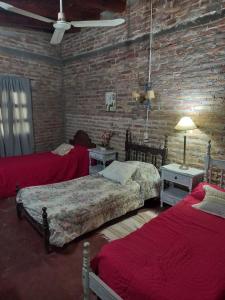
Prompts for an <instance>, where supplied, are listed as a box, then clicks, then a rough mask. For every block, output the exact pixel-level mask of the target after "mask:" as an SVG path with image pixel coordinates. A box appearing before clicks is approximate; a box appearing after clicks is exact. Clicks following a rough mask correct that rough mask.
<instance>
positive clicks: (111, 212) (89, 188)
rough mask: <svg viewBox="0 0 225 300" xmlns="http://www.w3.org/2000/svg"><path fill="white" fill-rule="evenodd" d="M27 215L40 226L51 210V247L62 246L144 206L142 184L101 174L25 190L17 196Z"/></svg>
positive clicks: (49, 217) (49, 219)
mask: <svg viewBox="0 0 225 300" xmlns="http://www.w3.org/2000/svg"><path fill="white" fill-rule="evenodd" d="M17 202H22V203H23V206H24V208H25V209H26V210H27V212H28V213H29V214H30V215H31V216H32V217H33V218H34V219H35V220H36V221H37V222H39V223H40V224H41V223H42V207H47V213H48V221H49V229H50V244H52V245H55V246H58V247H62V246H63V245H64V244H66V243H68V242H70V241H72V240H73V239H75V238H76V237H79V236H80V235H82V234H84V233H86V232H89V231H91V230H94V229H96V228H98V227H99V226H100V225H102V224H104V223H105V222H107V221H110V220H112V219H114V218H117V217H119V216H122V215H124V214H126V213H127V212H129V211H132V210H135V209H137V208H138V207H140V206H143V204H144V199H143V196H142V193H141V188H140V185H139V184H138V183H137V182H135V181H132V180H131V181H129V182H128V183H127V184H126V185H121V184H119V183H115V182H113V181H111V180H108V179H106V178H104V177H102V176H100V175H98V174H96V175H94V176H85V177H81V178H79V179H74V180H70V181H65V182H61V183H56V184H49V185H45V186H35V187H28V188H24V189H22V190H20V191H19V193H18V194H17Z"/></svg>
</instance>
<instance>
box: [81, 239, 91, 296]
mask: <svg viewBox="0 0 225 300" xmlns="http://www.w3.org/2000/svg"><path fill="white" fill-rule="evenodd" d="M89 271H90V244H89V243H88V242H85V243H84V248H83V268H82V281H83V293H84V300H89V296H90V289H89Z"/></svg>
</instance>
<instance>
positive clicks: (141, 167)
mask: <svg viewBox="0 0 225 300" xmlns="http://www.w3.org/2000/svg"><path fill="white" fill-rule="evenodd" d="M126 163H127V164H131V165H135V166H137V171H136V172H135V174H133V176H132V179H133V180H136V179H137V180H138V179H144V180H150V181H152V178H153V177H157V178H158V180H160V175H159V171H158V170H157V168H156V167H155V166H154V165H153V164H150V163H146V162H143V161H135V160H134V161H133V160H128V161H126Z"/></svg>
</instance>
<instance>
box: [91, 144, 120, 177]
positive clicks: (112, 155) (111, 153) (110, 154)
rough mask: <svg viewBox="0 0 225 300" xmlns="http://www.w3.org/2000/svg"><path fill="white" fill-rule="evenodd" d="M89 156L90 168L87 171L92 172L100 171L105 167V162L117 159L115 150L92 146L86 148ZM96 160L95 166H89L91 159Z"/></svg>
mask: <svg viewBox="0 0 225 300" xmlns="http://www.w3.org/2000/svg"><path fill="white" fill-rule="evenodd" d="M88 151H89V158H90V168H89V173H90V174H94V173H96V172H99V171H101V170H102V169H104V168H105V167H106V164H107V163H108V162H110V161H113V160H115V159H117V155H118V154H117V152H116V151H115V150H102V149H100V148H92V149H88ZM92 158H93V159H95V160H97V165H96V166H91V159H92ZM98 162H102V165H100V164H98Z"/></svg>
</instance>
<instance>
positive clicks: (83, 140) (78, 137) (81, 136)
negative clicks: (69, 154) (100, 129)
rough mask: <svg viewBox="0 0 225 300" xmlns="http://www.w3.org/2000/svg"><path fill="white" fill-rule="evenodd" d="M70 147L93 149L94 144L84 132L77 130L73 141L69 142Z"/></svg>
mask: <svg viewBox="0 0 225 300" xmlns="http://www.w3.org/2000/svg"><path fill="white" fill-rule="evenodd" d="M69 143H70V144H71V145H81V146H85V147H87V148H95V147H96V144H94V143H92V141H91V139H90V138H89V136H88V134H87V133H86V132H85V131H84V130H78V131H77V132H76V134H75V135H74V137H73V139H71V140H69Z"/></svg>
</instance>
